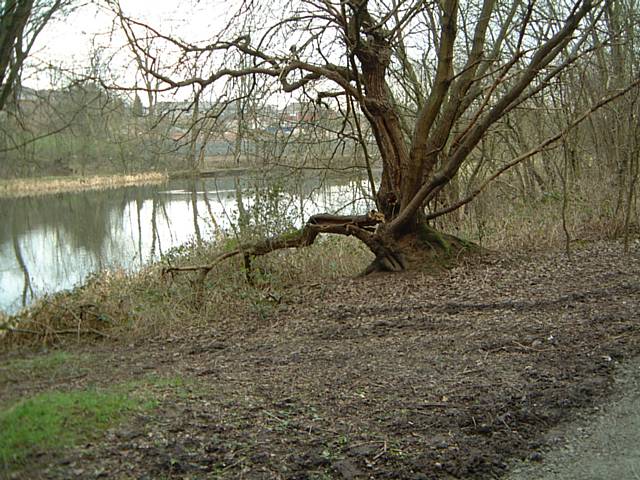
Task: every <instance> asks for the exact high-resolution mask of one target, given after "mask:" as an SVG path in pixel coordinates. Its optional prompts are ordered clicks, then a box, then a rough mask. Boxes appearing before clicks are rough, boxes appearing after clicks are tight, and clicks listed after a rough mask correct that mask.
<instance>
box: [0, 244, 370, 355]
mask: <svg viewBox="0 0 640 480" xmlns="http://www.w3.org/2000/svg"><path fill="white" fill-rule="evenodd" d="M220 248H222V246H221V245H220V244H217V245H210V246H206V247H193V246H192V247H185V248H182V249H179V250H176V251H174V252H173V253H172V254H169V255H168V256H167V257H166V258H165V260H164V262H163V263H159V264H156V265H152V266H149V267H147V268H145V269H143V270H142V271H139V272H137V273H133V274H129V273H125V272H123V271H110V272H104V273H102V274H100V275H99V276H98V275H96V276H94V277H92V278H91V279H89V281H88V282H87V283H86V284H85V285H84V286H83V287H81V288H77V289H75V290H73V291H71V292H61V293H58V294H55V295H51V296H49V297H46V298H44V299H41V300H39V301H38V302H36V303H35V304H34V305H33V306H32V307H30V308H29V309H28V310H27V311H25V312H23V313H21V314H19V315H18V316H16V317H13V318H10V319H7V318H5V320H4V325H5V327H4V335H2V334H1V333H0V348H2V347H5V348H9V347H11V346H17V345H25V344H29V345H37V344H52V343H59V342H64V341H69V340H80V339H82V340H83V341H86V340H87V339H91V338H105V337H106V338H109V337H120V336H125V337H139V336H157V335H160V336H170V335H171V334H172V332H176V331H181V330H182V329H184V328H201V327H205V326H211V325H212V324H217V323H221V322H224V323H229V324H237V325H238V328H242V325H243V323H244V322H243V319H247V318H253V319H254V320H255V321H267V320H268V319H269V317H270V316H271V315H272V314H273V313H274V312H275V310H276V309H277V307H278V304H279V303H281V302H282V301H283V300H284V299H285V297H286V292H287V289H289V288H294V287H296V286H304V285H307V286H309V285H312V286H313V284H316V285H317V284H318V282H322V281H325V280H328V279H332V278H344V277H348V276H351V275H353V274H354V272H358V271H360V270H362V269H364V267H365V266H366V265H367V263H368V262H369V261H370V260H371V255H370V253H369V252H368V250H366V248H364V247H363V245H362V244H360V243H359V242H358V241H356V240H355V239H352V238H326V239H323V240H321V241H319V242H317V243H316V244H315V245H313V246H311V247H309V248H307V249H304V250H300V251H280V252H275V253H274V254H272V255H270V256H267V257H262V258H258V259H256V260H255V262H254V270H255V271H254V279H255V281H254V285H249V284H248V283H247V282H246V278H245V274H244V271H243V269H242V265H241V261H240V260H239V259H232V260H229V261H227V262H223V263H221V264H220V265H218V266H217V267H216V268H214V269H213V270H212V271H211V273H209V275H208V276H207V278H206V280H205V282H204V283H201V282H199V281H198V274H196V273H194V274H190V273H180V274H177V275H173V276H171V275H163V274H162V268H163V266H166V265H167V264H169V263H170V264H171V265H174V266H175V265H202V264H206V263H207V262H209V261H210V259H211V258H212V256H213V254H214V252H218V251H219V250H220ZM0 328H2V319H0Z"/></svg>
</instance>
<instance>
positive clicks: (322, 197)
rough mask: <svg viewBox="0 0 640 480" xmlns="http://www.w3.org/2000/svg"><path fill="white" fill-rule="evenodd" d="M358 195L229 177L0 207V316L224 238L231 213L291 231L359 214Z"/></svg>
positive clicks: (302, 183) (357, 183)
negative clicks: (319, 218) (94, 278)
mask: <svg viewBox="0 0 640 480" xmlns="http://www.w3.org/2000/svg"><path fill="white" fill-rule="evenodd" d="M365 191H366V182H365V181H364V180H362V179H324V180H322V181H321V180H320V179H318V178H317V177H310V176H304V177H299V176H298V178H295V179H293V178H286V177H284V178H283V177H279V178H278V180H266V179H265V178H261V177H260V178H259V177H256V176H250V175H243V176H231V175H229V176H219V177H216V178H209V179H198V180H172V181H170V182H168V183H166V184H163V185H154V186H149V185H145V186H139V187H127V188H120V189H114V190H108V191H91V192H78V193H61V194H56V195H47V196H39V197H27V198H16V199H0V218H2V219H3V222H2V229H1V230H0V311H4V312H5V313H9V314H13V313H16V312H18V311H19V310H20V309H21V308H23V307H25V306H28V305H29V304H30V303H31V302H33V301H34V300H35V299H38V298H41V297H42V296H44V295H46V294H50V293H54V292H57V291H60V290H65V289H70V288H73V287H74V286H77V285H80V284H82V283H83V282H84V281H86V279H87V277H88V276H89V275H91V274H94V273H97V272H100V271H103V270H105V269H114V268H124V269H126V270H128V271H133V270H136V269H139V268H140V267H141V266H143V265H145V264H147V263H149V262H152V261H154V260H158V259H159V258H160V257H161V256H162V255H163V254H165V253H166V252H167V251H169V250H170V249H172V248H175V247H178V246H181V245H184V244H186V243H188V242H199V241H204V242H206V241H207V240H211V239H213V238H214V236H215V235H216V233H217V232H219V231H221V230H224V231H227V232H230V231H231V232H232V231H233V229H234V226H235V225H237V221H238V211H239V207H238V206H239V205H240V206H241V208H240V210H242V208H244V210H245V211H246V212H247V214H246V216H247V217H248V218H250V219H251V220H252V225H253V224H255V223H256V222H258V223H266V224H273V223H276V224H278V225H272V227H274V226H275V227H277V226H282V225H283V224H289V225H296V226H300V225H301V224H302V223H303V221H304V219H306V218H307V217H308V216H309V215H312V214H314V213H319V212H336V211H338V210H339V209H340V208H341V207H343V209H342V210H340V213H343V214H345V215H348V214H353V213H362V212H364V211H366V210H367V209H368V208H369V206H370V204H369V202H368V201H367V200H366V199H365V197H366V194H365ZM345 205H346V207H344V206H345Z"/></svg>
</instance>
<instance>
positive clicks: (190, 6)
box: [25, 0, 232, 88]
mask: <svg viewBox="0 0 640 480" xmlns="http://www.w3.org/2000/svg"><path fill="white" fill-rule="evenodd" d="M230 3H232V2H225V1H218V0H216V1H206V2H198V1H197V0H182V1H177V0H153V2H152V1H145V0H121V5H122V8H123V10H124V12H125V14H126V15H128V16H131V17H133V18H136V19H139V20H141V21H143V22H145V23H148V24H150V25H152V26H154V27H156V28H157V29H158V30H160V31H161V32H163V33H170V34H177V35H179V36H182V37H189V39H190V40H204V39H208V38H210V37H211V32H212V31H213V29H214V28H216V25H215V22H218V23H220V21H221V20H222V19H224V16H225V13H226V12H228V11H229V4H230ZM112 22H113V14H111V12H109V11H107V10H105V9H104V8H97V7H96V6H94V5H87V6H84V7H81V8H79V9H77V10H76V11H74V12H72V13H71V14H69V15H68V16H66V17H60V18H57V19H56V20H55V21H52V22H50V23H49V24H48V25H47V27H46V28H45V30H44V31H43V32H42V34H41V36H40V37H39V39H38V41H37V42H36V45H35V47H34V50H33V54H32V56H33V63H36V62H45V63H51V64H53V65H56V66H62V67H64V68H65V69H71V70H76V71H82V69H83V68H84V67H86V66H87V65H88V64H89V61H90V56H91V51H92V45H93V44H94V43H95V44H97V45H101V46H110V47H112V48H114V49H115V48H118V47H120V46H122V45H123V44H124V42H125V41H124V38H122V36H119V35H116V36H113V34H112ZM49 83H50V79H49V77H48V76H45V75H36V74H34V72H33V70H31V71H27V78H26V80H25V84H27V85H28V86H34V87H37V88H47V87H49Z"/></svg>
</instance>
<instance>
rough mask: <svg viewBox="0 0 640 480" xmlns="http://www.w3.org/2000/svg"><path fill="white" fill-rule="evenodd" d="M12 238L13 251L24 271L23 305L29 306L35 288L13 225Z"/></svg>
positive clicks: (21, 269)
mask: <svg viewBox="0 0 640 480" xmlns="http://www.w3.org/2000/svg"><path fill="white" fill-rule="evenodd" d="M11 240H12V243H13V252H14V254H15V256H16V262H17V263H18V266H19V267H20V271H21V272H22V275H23V278H24V283H23V287H22V302H21V305H22V306H23V307H26V306H27V299H28V298H29V295H30V298H33V288H32V286H31V275H29V269H28V268H27V263H26V262H25V261H24V257H23V256H22V250H21V248H20V242H19V240H18V235H17V234H16V229H15V228H14V227H13V226H12V228H11Z"/></svg>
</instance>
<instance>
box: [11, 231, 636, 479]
mask: <svg viewBox="0 0 640 480" xmlns="http://www.w3.org/2000/svg"><path fill="white" fill-rule="evenodd" d="M639 311H640V246H639V245H638V244H636V245H635V246H634V248H633V250H632V251H631V253H630V254H629V255H628V256H625V255H624V254H623V253H622V251H621V247H620V246H619V245H616V244H603V243H601V244H593V245H590V246H588V247H585V248H583V249H581V250H579V251H576V252H575V254H574V258H573V261H572V262H569V261H568V260H567V259H566V257H565V256H564V254H562V253H549V254H535V255H532V256H526V255H520V256H513V257H509V258H507V257H504V256H503V257H486V258H483V259H478V260H476V261H474V262H473V263H471V264H469V265H466V266H461V267H459V268H457V269H455V270H453V271H451V272H447V273H445V274H442V275H441V276H440V277H437V278H434V277H432V276H427V275H422V274H417V273H412V274H403V275H394V276H379V277H372V278H366V279H357V280H355V279H354V280H346V281H344V282H342V283H335V284H330V285H308V286H301V287H299V288H297V289H292V290H291V291H289V292H288V294H287V295H285V297H284V298H283V299H282V303H281V305H280V308H279V310H278V313H277V314H276V315H275V316H274V317H273V318H271V319H269V320H268V321H265V320H260V319H246V322H243V323H241V324H240V323H230V324H222V325H221V324H211V326H210V328H209V329H207V330H202V329H200V330H197V331H183V332H179V333H176V336H175V338H172V339H158V340H146V341H143V342H139V343H138V344H135V345H122V344H116V345H113V344H102V345H99V346H96V347H93V348H91V349H87V348H85V349H83V350H81V351H82V352H84V353H85V354H86V355H87V356H88V357H87V358H90V362H89V363H91V367H90V368H89V369H88V370H87V371H85V372H84V374H83V375H82V376H80V377H77V376H76V377H74V378H72V379H68V380H65V379H60V378H59V379H55V378H38V379H31V380H27V381H25V380H24V379H21V380H15V381H13V382H9V384H8V385H7V388H5V387H4V386H3V388H2V389H1V390H0V402H7V401H10V400H12V399H16V398H17V397H19V396H22V395H26V394H29V393H31V392H34V391H39V390H43V389H48V388H69V387H74V388H75V387H79V386H85V385H98V386H100V385H110V384H113V383H114V382H122V381H128V380H136V379H140V378H145V377H148V376H149V375H155V376H162V377H166V378H180V379H182V381H183V382H182V387H181V388H180V389H179V390H176V389H173V390H171V389H168V390H167V394H166V396H165V397H164V400H163V401H162V402H161V403H160V405H159V407H158V408H157V409H156V410H155V411H154V412H153V413H152V414H146V415H140V416H138V417H136V418H134V419H133V420H132V421H131V422H129V423H128V424H127V425H123V426H121V427H119V428H116V429H113V430H111V431H110V432H108V433H107V435H106V437H105V438H104V439H103V440H102V441H100V442H97V443H94V444H90V445H85V446H82V447H81V448H77V449H75V450H74V451H71V452H68V453H67V454H66V455H65V456H63V457H62V458H60V457H56V458H49V457H47V456H46V455H43V456H42V457H41V458H40V460H39V462H40V463H39V464H37V463H36V465H37V466H36V467H33V468H31V469H30V470H28V471H24V472H20V473H19V474H17V476H16V478H49V479H61V478H100V477H104V478H137V479H142V478H148V479H156V478H185V479H186V478H250V479H253V478H265V479H266V478H287V479H306V478H318V479H320V478H347V479H351V478H408V479H415V480H419V479H449V478H498V477H502V476H504V475H509V474H511V475H514V472H512V471H511V470H514V469H513V468H512V466H513V465H514V462H516V461H517V460H518V459H524V460H527V459H529V460H531V461H529V462H527V463H536V464H537V463H539V462H537V461H538V460H543V462H542V463H543V464H546V463H547V462H544V460H545V459H546V458H547V451H548V448H549V447H554V448H556V449H557V448H558V447H559V445H560V444H559V443H558V442H560V443H561V442H563V441H565V440H558V438H559V437H560V436H561V435H560V434H561V433H562V432H564V431H565V427H566V425H567V422H569V421H575V420H576V419H580V418H582V417H583V416H584V415H585V414H587V413H593V412H602V411H603V408H604V407H603V405H604V404H605V402H607V399H608V398H609V395H610V394H611V392H612V391H613V390H612V388H613V384H614V380H613V379H614V374H615V373H616V372H617V371H619V369H620V365H624V364H626V363H628V362H629V361H631V360H633V359H634V358H636V357H637V356H638V355H639V354H640V320H639V319H638V312H639ZM596 407H597V408H598V409H599V410H595V408H596ZM593 438H594V439H595V440H594V441H595V442H600V440H599V439H596V437H593ZM570 444H571V441H570ZM551 462H553V460H552V459H551ZM549 464H551V463H549ZM516 468H517V469H519V470H522V467H521V466H517V467H516ZM522 474H523V475H524V473H522ZM511 478H512V479H513V480H516V479H518V480H521V479H522V478H541V477H538V476H535V475H534V476H531V475H530V476H529V477H522V476H521V477H516V476H513V477H511ZM549 478H560V477H553V476H551V477H549ZM567 478H573V477H567ZM576 478H588V477H576ZM594 478H603V477H594ZM604 478H606V477H604ZM619 478H622V477H619ZM631 478H633V477H631Z"/></svg>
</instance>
